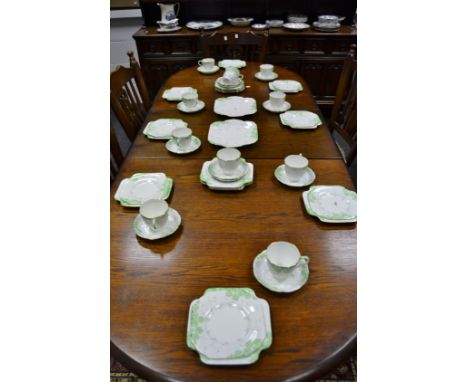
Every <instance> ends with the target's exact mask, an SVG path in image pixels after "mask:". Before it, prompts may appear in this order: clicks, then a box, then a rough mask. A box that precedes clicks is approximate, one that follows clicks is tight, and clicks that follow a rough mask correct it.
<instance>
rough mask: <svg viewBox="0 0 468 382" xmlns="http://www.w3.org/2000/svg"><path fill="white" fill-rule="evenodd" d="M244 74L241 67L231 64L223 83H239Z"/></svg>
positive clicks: (225, 73)
mask: <svg viewBox="0 0 468 382" xmlns="http://www.w3.org/2000/svg"><path fill="white" fill-rule="evenodd" d="M243 78H244V76H243V75H242V74H240V72H239V69H237V68H235V67H233V66H229V67H227V68H226V70H225V71H224V74H223V77H222V81H221V82H222V83H223V84H224V85H237V84H238V83H239V82H240V80H241V79H243Z"/></svg>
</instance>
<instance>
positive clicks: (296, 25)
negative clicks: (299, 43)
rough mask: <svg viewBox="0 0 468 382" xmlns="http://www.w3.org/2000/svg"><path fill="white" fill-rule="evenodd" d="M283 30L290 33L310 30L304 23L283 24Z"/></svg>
mask: <svg viewBox="0 0 468 382" xmlns="http://www.w3.org/2000/svg"><path fill="white" fill-rule="evenodd" d="M283 28H286V29H288V30H290V31H305V30H307V29H309V28H310V25H309V24H306V23H284V24H283Z"/></svg>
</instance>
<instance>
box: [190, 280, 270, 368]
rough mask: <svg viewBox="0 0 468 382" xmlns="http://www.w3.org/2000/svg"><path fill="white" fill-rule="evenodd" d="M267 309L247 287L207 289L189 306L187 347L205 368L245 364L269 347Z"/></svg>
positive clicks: (266, 304) (254, 359)
mask: <svg viewBox="0 0 468 382" xmlns="http://www.w3.org/2000/svg"><path fill="white" fill-rule="evenodd" d="M271 343H272V330H271V317H270V307H269V305H268V302H267V301H266V300H264V299H260V298H258V297H257V296H256V295H255V292H254V291H253V290H252V289H250V288H209V289H207V290H206V291H205V293H204V294H203V296H201V297H200V298H198V299H196V300H193V301H192V303H191V304H190V309H189V317H188V324H187V346H188V347H189V348H190V349H192V350H195V351H197V352H198V353H199V356H200V360H201V361H202V362H203V363H205V364H207V365H249V364H252V363H254V362H256V361H257V359H258V357H259V355H260V352H261V351H262V350H264V349H267V348H269V347H270V346H271Z"/></svg>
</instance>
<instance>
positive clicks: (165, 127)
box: [143, 118, 188, 139]
mask: <svg viewBox="0 0 468 382" xmlns="http://www.w3.org/2000/svg"><path fill="white" fill-rule="evenodd" d="M187 126H188V125H187V122H185V121H183V120H181V119H178V118H160V119H157V120H155V121H151V122H148V124H147V125H146V127H145V129H144V130H143V134H144V135H146V136H147V137H148V138H149V139H171V138H172V131H173V130H174V129H176V128H178V127H187Z"/></svg>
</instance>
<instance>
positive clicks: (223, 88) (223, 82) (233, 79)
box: [215, 66, 245, 93]
mask: <svg viewBox="0 0 468 382" xmlns="http://www.w3.org/2000/svg"><path fill="white" fill-rule="evenodd" d="M243 78H244V76H243V75H242V74H240V72H239V69H237V68H235V67H231V66H230V67H228V68H226V70H225V71H224V74H223V76H222V77H219V78H217V79H216V81H215V89H216V91H218V92H220V93H240V92H241V91H243V90H244V89H245V83H244V80H243Z"/></svg>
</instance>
